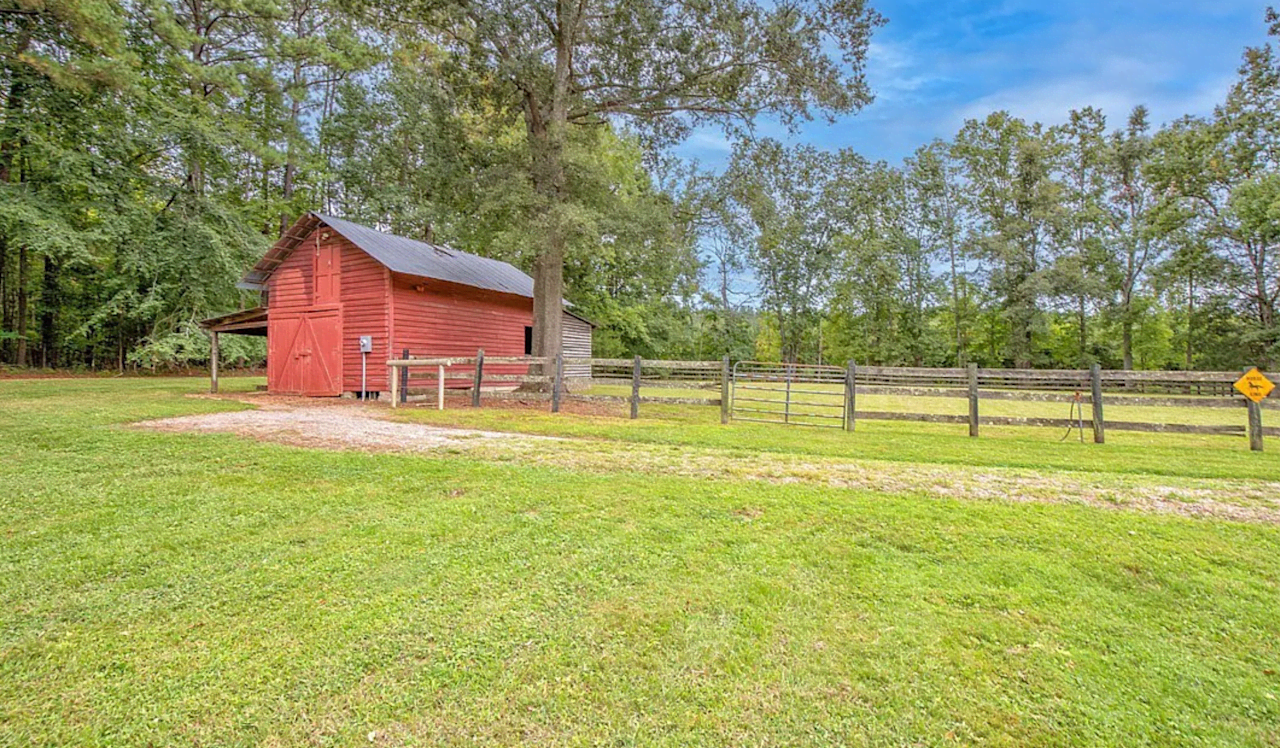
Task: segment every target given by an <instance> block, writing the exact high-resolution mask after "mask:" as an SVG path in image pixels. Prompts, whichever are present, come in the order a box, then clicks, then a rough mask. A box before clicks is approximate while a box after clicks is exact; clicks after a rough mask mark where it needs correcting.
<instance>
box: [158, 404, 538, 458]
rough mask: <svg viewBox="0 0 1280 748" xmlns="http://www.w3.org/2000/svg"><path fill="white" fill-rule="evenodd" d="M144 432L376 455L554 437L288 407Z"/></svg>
mask: <svg viewBox="0 0 1280 748" xmlns="http://www.w3.org/2000/svg"><path fill="white" fill-rule="evenodd" d="M136 425H137V426H138V427H140V428H147V429H153V430H155V431H170V432H204V433H228V434H240V435H241V436H250V437H254V438H256V439H263V440H266V441H273V442H281V443H284V444H293V445H297V446H304V447H327V448H330V449H363V450H373V451H386V450H395V451H409V452H419V451H429V450H433V449H440V448H441V447H456V446H460V445H462V444H476V443H478V442H480V443H482V442H486V441H490V440H503V441H507V442H510V441H550V440H552V438H551V437H543V436H530V435H527V434H504V433H500V432H496V431H475V430H472V429H455V428H442V427H439V426H427V425H423V424H417V423H400V422H397V421H388V420H384V419H383V418H382V417H381V416H380V415H379V414H378V413H377V412H376V411H373V410H368V409H365V408H362V407H359V406H350V407H342V406H335V405H325V406H299V407H288V406H280V405H265V406H264V407H260V408H258V409H256V410H241V411H236V412H232V413H211V414H208V415H199V416H182V417H179V418H164V419H160V420H155V421H142V422H140V423H138V424H136Z"/></svg>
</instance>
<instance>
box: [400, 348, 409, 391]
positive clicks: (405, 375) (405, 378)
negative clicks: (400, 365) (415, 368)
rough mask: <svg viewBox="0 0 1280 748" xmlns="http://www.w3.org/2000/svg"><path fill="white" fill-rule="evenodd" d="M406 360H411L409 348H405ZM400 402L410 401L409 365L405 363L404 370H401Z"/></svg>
mask: <svg viewBox="0 0 1280 748" xmlns="http://www.w3.org/2000/svg"><path fill="white" fill-rule="evenodd" d="M404 360H405V361H408V360H409V349H408V348H405V349H404ZM400 402H402V403H407V402H409V365H408V364H405V367H404V371H402V372H400Z"/></svg>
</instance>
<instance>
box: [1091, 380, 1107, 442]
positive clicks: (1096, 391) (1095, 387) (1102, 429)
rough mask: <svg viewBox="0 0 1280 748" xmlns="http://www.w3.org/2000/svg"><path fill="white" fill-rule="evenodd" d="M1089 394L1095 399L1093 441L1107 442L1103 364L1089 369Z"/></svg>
mask: <svg viewBox="0 0 1280 748" xmlns="http://www.w3.org/2000/svg"><path fill="white" fill-rule="evenodd" d="M1089 396H1090V398H1091V399H1092V400H1093V443H1094V444H1105V443H1106V442H1107V430H1106V422H1105V421H1103V420H1102V365H1101V364H1094V365H1093V366H1092V367H1091V368H1090V369H1089Z"/></svg>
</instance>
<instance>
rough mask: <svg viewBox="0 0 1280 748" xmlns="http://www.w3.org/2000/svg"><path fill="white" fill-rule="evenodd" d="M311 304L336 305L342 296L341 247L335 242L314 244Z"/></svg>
mask: <svg viewBox="0 0 1280 748" xmlns="http://www.w3.org/2000/svg"><path fill="white" fill-rule="evenodd" d="M312 277H313V278H315V286H314V290H315V294H314V298H313V300H312V303H313V304H316V305H321V304H337V303H338V301H339V297H340V296H341V295H342V289H341V285H340V284H341V283H342V246H341V245H340V244H338V243H337V242H336V241H332V240H330V241H329V242H328V243H320V242H317V243H316V249H315V274H314V275H313V276H312Z"/></svg>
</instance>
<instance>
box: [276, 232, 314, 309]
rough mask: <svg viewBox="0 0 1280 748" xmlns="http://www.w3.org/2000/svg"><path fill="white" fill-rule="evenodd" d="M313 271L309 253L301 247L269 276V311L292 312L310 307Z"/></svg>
mask: <svg viewBox="0 0 1280 748" xmlns="http://www.w3.org/2000/svg"><path fill="white" fill-rule="evenodd" d="M314 271H315V267H314V263H313V262H312V259H311V253H310V252H305V251H303V250H302V248H301V247H299V248H298V251H296V252H294V253H293V254H291V255H289V257H288V258H287V259H286V260H285V261H284V263H283V264H281V265H280V267H279V268H278V269H277V270H276V272H275V273H274V274H272V276H271V281H270V292H269V294H268V296H267V298H268V299H269V300H270V304H271V306H270V309H272V310H275V309H283V310H287V311H293V310H297V309H305V308H307V307H309V306H311V300H312V298H313V295H314V294H313V288H314V284H313V283H312V277H311V274H312V273H313V272H314Z"/></svg>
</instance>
